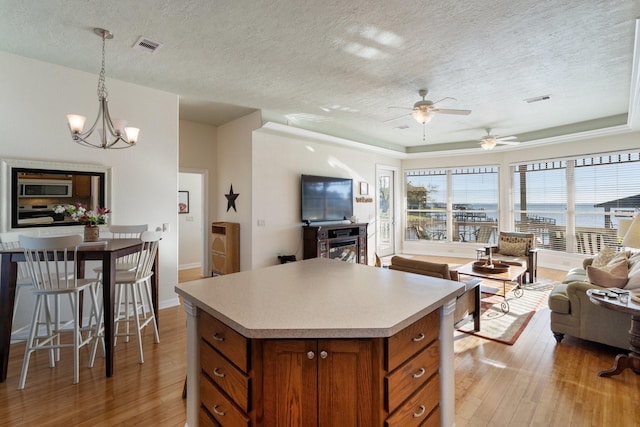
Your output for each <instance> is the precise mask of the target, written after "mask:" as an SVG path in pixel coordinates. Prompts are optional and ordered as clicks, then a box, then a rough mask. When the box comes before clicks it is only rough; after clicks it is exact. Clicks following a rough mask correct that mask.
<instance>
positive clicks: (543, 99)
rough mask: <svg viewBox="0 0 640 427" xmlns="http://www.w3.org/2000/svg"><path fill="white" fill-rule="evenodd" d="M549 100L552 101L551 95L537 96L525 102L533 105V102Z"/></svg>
mask: <svg viewBox="0 0 640 427" xmlns="http://www.w3.org/2000/svg"><path fill="white" fill-rule="evenodd" d="M549 99H551V94H549V95H542V96H536V97H535V98H529V99H525V100H524V102H528V103H529V104H531V103H532V102H540V101H548V100H549Z"/></svg>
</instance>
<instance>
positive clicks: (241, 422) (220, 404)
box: [200, 374, 250, 427]
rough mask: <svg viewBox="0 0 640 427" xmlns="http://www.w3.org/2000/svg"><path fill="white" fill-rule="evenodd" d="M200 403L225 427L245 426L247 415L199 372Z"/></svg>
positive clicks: (247, 420) (247, 423)
mask: <svg viewBox="0 0 640 427" xmlns="http://www.w3.org/2000/svg"><path fill="white" fill-rule="evenodd" d="M200 403H201V404H202V405H203V406H204V407H205V408H206V410H207V411H208V412H209V414H211V416H212V417H213V418H214V419H215V420H216V421H217V422H218V423H219V424H221V425H224V426H225V427H246V426H248V425H249V422H250V420H249V417H247V415H246V414H245V413H243V412H242V410H240V408H238V407H237V406H236V405H234V404H233V402H231V401H230V400H229V399H228V398H227V396H225V394H224V393H223V392H222V391H221V390H220V389H219V388H218V387H217V386H216V385H215V384H214V383H213V382H212V381H211V380H210V379H209V377H207V376H206V375H204V374H200Z"/></svg>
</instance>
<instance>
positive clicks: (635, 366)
mask: <svg viewBox="0 0 640 427" xmlns="http://www.w3.org/2000/svg"><path fill="white" fill-rule="evenodd" d="M587 295H588V296H589V300H590V301H591V302H592V303H594V304H596V305H601V306H602V307H605V308H608V309H611V310H615V311H620V312H622V313H627V314H629V315H631V329H629V342H630V349H631V352H629V353H628V354H619V355H617V356H616V360H615V362H614V364H613V367H612V368H611V369H607V370H605V371H600V372H598V375H599V376H601V377H610V376H612V375H617V374H619V373H621V372H622V371H624V370H625V369H627V368H629V369H631V370H632V371H633V372H635V373H636V374H638V375H640V304H636V303H634V302H633V301H631V299H629V302H627V303H626V304H623V303H621V302H620V300H619V299H618V298H608V297H606V296H601V295H595V294H594V293H593V289H589V290H587Z"/></svg>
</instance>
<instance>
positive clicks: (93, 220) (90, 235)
mask: <svg viewBox="0 0 640 427" xmlns="http://www.w3.org/2000/svg"><path fill="white" fill-rule="evenodd" d="M54 212H55V213H57V214H64V215H65V216H66V215H68V216H70V217H71V219H73V220H74V221H76V222H79V223H80V224H84V241H85V242H95V241H97V240H98V239H99V238H100V228H99V227H98V225H100V224H106V223H107V220H108V219H109V214H110V213H111V210H110V209H109V208H101V207H100V206H96V207H95V209H88V208H87V206H86V205H83V204H82V203H76V204H74V205H60V206H56V208H55V209H54Z"/></svg>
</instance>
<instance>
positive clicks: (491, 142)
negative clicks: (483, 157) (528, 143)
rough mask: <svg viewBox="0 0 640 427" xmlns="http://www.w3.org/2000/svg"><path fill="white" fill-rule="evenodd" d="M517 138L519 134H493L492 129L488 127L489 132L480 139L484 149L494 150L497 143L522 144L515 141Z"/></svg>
mask: <svg viewBox="0 0 640 427" xmlns="http://www.w3.org/2000/svg"><path fill="white" fill-rule="evenodd" d="M517 138H518V137H517V136H495V135H491V129H487V134H486V135H485V136H484V137H483V138H482V139H480V146H481V147H482V149H483V150H493V149H494V148H495V146H496V145H497V144H503V145H518V144H520V143H519V142H517V141H513V140H514V139H517Z"/></svg>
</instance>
